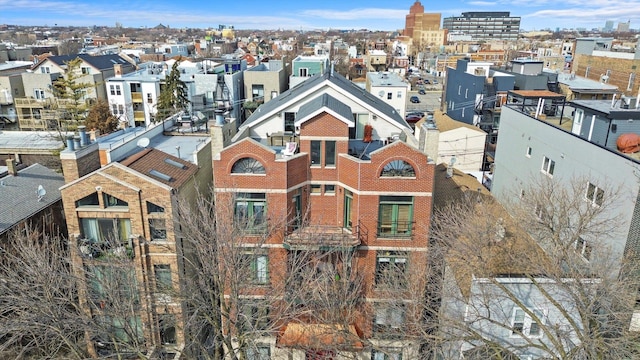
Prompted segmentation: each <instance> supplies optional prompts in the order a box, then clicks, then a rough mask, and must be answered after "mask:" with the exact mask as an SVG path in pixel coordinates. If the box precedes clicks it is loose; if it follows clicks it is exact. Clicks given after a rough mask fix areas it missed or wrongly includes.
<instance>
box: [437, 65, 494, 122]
mask: <svg viewBox="0 0 640 360" xmlns="http://www.w3.org/2000/svg"><path fill="white" fill-rule="evenodd" d="M460 62H462V60H459V61H458V63H460ZM484 82H485V77H484V76H478V75H472V74H469V73H467V72H466V71H465V70H464V69H449V71H447V87H446V92H445V101H446V104H447V108H446V113H447V115H449V117H451V118H452V119H454V120H457V121H462V122H464V123H466V124H471V125H473V121H474V120H473V119H474V115H475V111H474V109H475V101H476V96H477V95H480V94H482V93H483V91H484Z"/></svg>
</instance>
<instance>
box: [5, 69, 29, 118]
mask: <svg viewBox="0 0 640 360" xmlns="http://www.w3.org/2000/svg"><path fill="white" fill-rule="evenodd" d="M31 65H32V64H31V62H29V61H10V62H5V63H0V127H2V128H6V127H9V126H12V125H15V124H17V122H18V116H17V114H16V108H15V103H14V98H15V97H18V96H20V97H23V96H24V87H23V84H22V79H21V73H24V72H25V71H26V69H28V68H30V67H31Z"/></svg>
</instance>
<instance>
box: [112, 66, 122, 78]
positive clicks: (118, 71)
mask: <svg viewBox="0 0 640 360" xmlns="http://www.w3.org/2000/svg"><path fill="white" fill-rule="evenodd" d="M113 73H114V74H115V77H117V78H119V77H122V65H120V64H114V65H113Z"/></svg>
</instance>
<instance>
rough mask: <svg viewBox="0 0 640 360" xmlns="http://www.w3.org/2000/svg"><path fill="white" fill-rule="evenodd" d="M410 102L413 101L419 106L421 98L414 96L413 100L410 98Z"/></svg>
mask: <svg viewBox="0 0 640 360" xmlns="http://www.w3.org/2000/svg"><path fill="white" fill-rule="evenodd" d="M409 101H411V102H412V103H414V104H417V103H419V102H420V98H418V97H417V96H415V95H413V96H412V97H411V98H409Z"/></svg>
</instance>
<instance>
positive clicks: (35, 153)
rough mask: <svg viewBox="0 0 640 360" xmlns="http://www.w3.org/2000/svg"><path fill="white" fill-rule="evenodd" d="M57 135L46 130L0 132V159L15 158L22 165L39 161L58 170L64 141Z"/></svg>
mask: <svg viewBox="0 0 640 360" xmlns="http://www.w3.org/2000/svg"><path fill="white" fill-rule="evenodd" d="M59 136H60V135H59V134H58V133H56V132H47V131H3V132H0V159H6V158H15V159H16V161H17V162H18V163H20V164H22V165H27V166H28V165H33V164H36V163H39V164H40V165H43V166H46V167H48V168H49V169H52V170H60V156H59V153H60V151H61V150H63V149H64V142H63V141H62V140H60V139H59Z"/></svg>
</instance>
